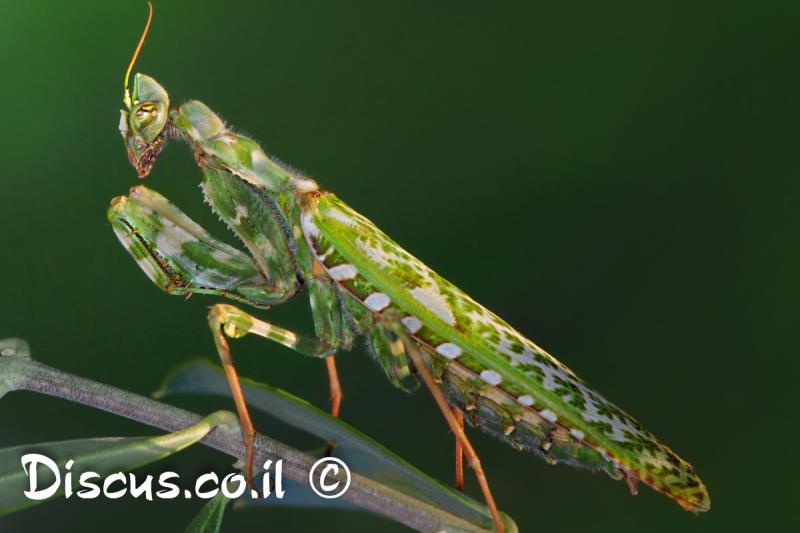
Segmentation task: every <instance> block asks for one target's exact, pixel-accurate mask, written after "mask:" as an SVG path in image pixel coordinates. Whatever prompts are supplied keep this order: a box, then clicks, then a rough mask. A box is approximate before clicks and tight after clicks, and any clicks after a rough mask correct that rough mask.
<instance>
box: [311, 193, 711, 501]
mask: <svg viewBox="0 0 800 533" xmlns="http://www.w3.org/2000/svg"><path fill="white" fill-rule="evenodd" d="M303 231H304V233H305V234H306V237H307V238H308V240H309V243H310V245H311V247H312V249H313V250H314V251H315V253H316V254H317V257H318V259H319V260H320V261H321V262H322V263H323V265H324V266H325V268H326V269H327V271H328V272H329V273H330V275H331V276H332V277H333V278H334V279H336V280H337V281H339V282H340V283H343V284H346V288H347V289H348V290H349V291H350V292H351V293H353V294H354V295H355V296H356V297H358V298H359V299H361V301H362V302H363V303H364V305H366V306H367V307H368V308H370V309H371V310H372V311H374V312H382V311H384V310H385V309H387V308H389V307H392V308H395V309H399V310H400V311H401V312H402V313H403V315H405V316H404V318H403V322H404V324H405V325H406V327H407V328H408V329H409V331H411V332H412V333H413V334H415V335H417V336H418V337H421V338H423V339H424V340H425V341H426V342H428V343H429V344H430V345H431V346H433V347H434V348H435V350H436V352H437V353H438V354H439V355H441V356H442V357H444V358H446V359H448V360H450V361H452V362H455V363H457V364H459V365H462V366H463V367H466V368H468V369H470V370H471V371H472V372H474V374H475V375H476V377H479V378H480V379H481V380H483V381H484V382H485V383H486V384H488V385H489V386H491V387H493V388H494V389H497V390H500V391H502V392H503V393H505V394H506V395H508V396H509V397H510V398H513V399H514V400H515V401H516V403H517V404H518V405H519V406H522V407H523V408H524V409H526V410H528V411H530V412H532V413H535V414H536V415H537V416H538V417H540V418H541V419H543V420H546V421H548V422H549V423H551V424H552V425H554V426H558V427H559V428H563V430H565V431H562V433H565V434H568V435H569V436H570V438H572V439H574V440H575V441H577V442H579V443H580V444H582V445H584V446H588V447H590V448H592V449H594V450H596V451H597V452H598V453H599V454H601V455H602V456H603V457H604V458H605V459H606V460H607V461H609V462H611V463H612V464H613V465H614V466H615V467H617V468H619V469H621V470H622V471H624V473H625V474H626V475H627V476H628V477H630V478H635V479H638V480H641V481H643V482H645V483H646V484H648V485H650V486H651V487H653V488H654V489H656V490H658V491H660V492H662V493H664V494H666V495H667V496H669V497H671V498H672V499H674V500H675V501H676V502H677V503H678V504H679V505H681V507H683V508H684V509H687V510H690V511H693V512H699V511H706V510H708V509H709V508H710V500H709V497H708V493H707V491H706V488H705V486H704V485H703V483H702V481H701V480H700V479H699V477H698V476H697V475H696V474H695V473H694V470H693V468H692V466H691V465H690V464H689V463H687V462H686V461H684V460H683V459H681V458H680V457H678V456H677V455H676V454H675V453H673V452H672V451H671V450H670V449H669V448H668V447H667V446H666V445H664V444H663V443H661V442H660V441H659V440H658V439H657V438H656V437H655V436H654V435H653V434H652V433H650V432H649V431H647V430H646V429H645V428H644V427H642V426H641V425H640V424H639V423H638V422H637V421H636V420H634V419H633V418H632V417H631V416H630V415H628V414H627V413H625V412H623V411H622V410H621V409H619V408H618V407H617V406H615V405H614V404H612V403H611V402H609V401H608V400H606V399H605V398H603V397H602V396H601V395H600V394H598V393H597V392H595V391H594V390H592V389H591V388H589V387H588V386H587V385H586V384H585V383H584V382H583V381H582V380H581V379H580V378H578V377H577V376H576V375H575V374H574V373H573V372H572V371H571V370H569V369H568V368H567V367H566V366H565V365H564V364H562V363H561V362H559V361H558V360H556V359H555V358H554V357H552V356H551V355H549V354H548V353H547V352H545V351H544V350H542V349H541V348H539V347H538V346H536V344H534V343H533V342H532V341H531V340H529V339H528V338H526V337H525V336H523V335H522V334H520V333H519V332H517V331H516V330H515V329H513V328H512V327H511V326H509V325H508V324H507V323H506V322H505V321H503V320H502V319H500V318H499V317H498V316H497V315H495V314H494V313H492V312H490V311H489V310H487V309H486V308H485V307H483V306H481V305H480V304H478V303H477V302H475V301H474V300H473V299H472V298H470V297H469V296H467V295H466V294H465V293H464V292H463V291H461V290H459V289H458V288H457V287H455V286H454V285H452V284H451V283H450V282H448V281H447V280H445V279H444V278H442V277H441V276H439V275H438V274H436V273H435V272H433V271H432V270H431V269H430V268H428V267H427V266H425V264H424V263H422V262H421V261H420V260H418V259H416V258H415V257H413V256H412V255H411V254H409V253H408V252H406V251H405V250H404V249H402V248H401V247H400V246H398V245H397V244H396V243H395V242H394V241H392V240H391V239H390V238H389V237H387V236H386V235H385V234H384V233H383V232H381V231H380V230H379V229H378V228H377V227H376V226H375V225H374V224H373V223H372V222H371V221H369V220H368V219H366V218H365V217H364V216H362V215H360V214H359V213H357V212H356V211H354V210H353V209H351V208H350V207H349V206H347V205H346V204H345V203H344V202H342V201H341V200H339V199H338V198H337V197H336V196H335V195H333V194H331V193H322V194H321V195H319V197H318V198H317V199H316V200H315V202H312V205H309V206H308V207H307V208H306V211H305V212H304V216H303Z"/></svg>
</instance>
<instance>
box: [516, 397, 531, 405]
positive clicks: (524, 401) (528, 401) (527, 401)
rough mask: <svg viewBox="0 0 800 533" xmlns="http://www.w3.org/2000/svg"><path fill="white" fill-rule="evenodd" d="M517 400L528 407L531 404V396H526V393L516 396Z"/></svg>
mask: <svg viewBox="0 0 800 533" xmlns="http://www.w3.org/2000/svg"><path fill="white" fill-rule="evenodd" d="M517 401H518V402H519V403H521V404H522V405H524V406H526V407H530V406H531V405H533V397H532V396H528V395H527V394H525V395H524V396H520V397H519V398H517Z"/></svg>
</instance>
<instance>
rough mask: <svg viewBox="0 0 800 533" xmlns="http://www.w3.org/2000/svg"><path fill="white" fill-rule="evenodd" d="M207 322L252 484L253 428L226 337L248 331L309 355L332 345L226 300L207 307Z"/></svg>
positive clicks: (321, 354) (320, 354) (326, 352)
mask: <svg viewBox="0 0 800 533" xmlns="http://www.w3.org/2000/svg"><path fill="white" fill-rule="evenodd" d="M208 324H209V326H210V327H211V334H212V335H213V336H214V343H215V344H216V347H217V353H218V354H219V358H220V361H221V362H222V367H223V369H224V370H225V377H226V379H227V380H228V386H229V387H230V389H231V395H232V396H233V401H234V404H235V405H236V411H237V413H238V415H239V420H240V422H241V425H242V438H243V439H244V444H245V477H246V478H247V482H248V484H249V485H251V486H252V483H253V439H254V437H255V428H254V426H253V421H252V419H251V418H250V412H249V410H248V409H247V403H246V402H245V398H244V393H243V392H242V387H241V384H240V383H239V376H238V374H237V373H236V367H235V366H234V363H233V356H232V355H231V350H230V346H229V345H228V338H232V339H238V338H240V337H244V336H245V335H247V334H250V333H252V334H254V335H258V336H259V337H263V338H265V339H268V340H271V341H274V342H277V343H278V344H282V345H284V346H286V347H287V348H291V349H292V350H294V351H296V352H298V353H300V354H302V355H305V356H310V357H328V356H330V355H331V354H332V353H333V351H334V348H333V347H332V346H331V345H329V344H328V343H326V342H323V341H320V340H318V339H315V338H311V337H304V336H300V335H297V334H296V333H293V332H292V331H289V330H287V329H283V328H281V327H278V326H275V325H273V324H270V323H268V322H265V321H263V320H258V319H257V318H255V317H253V316H252V315H250V314H248V313H246V312H244V311H242V310H241V309H238V308H236V307H234V306H232V305H227V304H217V305H214V306H213V307H212V308H211V312H210V313H209V314H208ZM328 359H331V357H328Z"/></svg>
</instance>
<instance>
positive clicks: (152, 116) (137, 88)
mask: <svg viewBox="0 0 800 533" xmlns="http://www.w3.org/2000/svg"><path fill="white" fill-rule="evenodd" d="M125 105H126V106H127V109H123V110H122V111H121V112H120V119H119V132H120V133H121V134H122V138H123V139H124V140H125V148H126V149H127V150H128V159H129V160H130V162H131V165H133V166H134V168H136V172H138V174H139V177H140V178H144V177H145V176H147V174H149V173H150V169H151V168H152V167H153V164H154V163H155V162H156V158H157V157H158V153H159V152H160V151H161V148H163V146H164V142H165V141H166V135H165V131H164V130H165V128H166V126H167V121H168V118H169V95H168V94H167V91H165V90H164V88H163V87H162V86H161V85H160V84H159V83H158V82H157V81H156V80H154V79H153V78H151V77H150V76H145V75H144V74H136V76H134V78H133V93H132V94H130V96H129V95H128V92H127V89H126V98H125Z"/></svg>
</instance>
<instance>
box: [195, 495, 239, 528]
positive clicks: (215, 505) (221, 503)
mask: <svg viewBox="0 0 800 533" xmlns="http://www.w3.org/2000/svg"><path fill="white" fill-rule="evenodd" d="M229 501H230V500H229V499H228V498H227V497H226V496H225V495H224V494H222V492H220V493H218V494H217V495H216V496H214V497H213V498H211V499H210V500H208V502H207V503H206V504H205V505H204V506H203V508H202V509H200V512H199V513H197V516H195V517H194V519H193V520H192V521H191V523H190V524H189V526H188V527H187V528H186V531H185V533H219V530H220V528H221V527H222V517H223V516H224V515H225V508H226V507H227V506H228V502H229Z"/></svg>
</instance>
